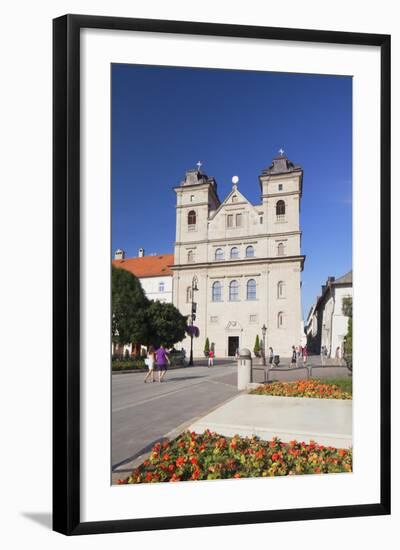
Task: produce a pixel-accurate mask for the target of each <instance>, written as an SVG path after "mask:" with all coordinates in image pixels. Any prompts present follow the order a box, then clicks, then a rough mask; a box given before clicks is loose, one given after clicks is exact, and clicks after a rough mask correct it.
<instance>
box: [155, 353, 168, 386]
mask: <svg viewBox="0 0 400 550" xmlns="http://www.w3.org/2000/svg"><path fill="white" fill-rule="evenodd" d="M156 362H157V369H158V381H159V382H162V381H163V380H164V377H165V374H166V372H167V368H168V365H169V363H170V361H169V357H168V352H167V350H166V349H165V347H164V346H163V344H161V346H160V347H159V348H158V350H157V351H156Z"/></svg>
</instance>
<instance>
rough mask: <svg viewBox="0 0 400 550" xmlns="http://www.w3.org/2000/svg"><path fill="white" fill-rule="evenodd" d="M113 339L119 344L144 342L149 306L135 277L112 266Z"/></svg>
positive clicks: (124, 270)
mask: <svg viewBox="0 0 400 550" xmlns="http://www.w3.org/2000/svg"><path fill="white" fill-rule="evenodd" d="M111 281H112V305H111V312H112V339H113V342H116V343H119V344H129V343H130V342H135V343H138V342H143V341H145V338H146V328H147V327H146V323H145V320H146V310H147V307H148V304H149V301H148V300H147V298H146V296H145V294H144V292H143V289H142V286H141V284H140V281H139V279H138V278H137V277H135V275H133V274H132V273H130V272H129V271H126V269H120V268H117V267H115V266H112V276H111Z"/></svg>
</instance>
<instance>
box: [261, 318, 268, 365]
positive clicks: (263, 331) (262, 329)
mask: <svg viewBox="0 0 400 550" xmlns="http://www.w3.org/2000/svg"><path fill="white" fill-rule="evenodd" d="M261 332H262V335H263V349H262V354H263V365H264V367H265V365H266V361H265V335H266V334H267V327H266V326H265V323H264V324H263V326H262V327H261Z"/></svg>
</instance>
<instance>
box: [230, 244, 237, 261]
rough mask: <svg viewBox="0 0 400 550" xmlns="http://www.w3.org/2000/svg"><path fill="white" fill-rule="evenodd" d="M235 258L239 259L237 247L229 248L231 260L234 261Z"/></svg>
mask: <svg viewBox="0 0 400 550" xmlns="http://www.w3.org/2000/svg"><path fill="white" fill-rule="evenodd" d="M236 258H239V249H238V247H237V246H234V247H233V248H231V259H232V260H235V259H236Z"/></svg>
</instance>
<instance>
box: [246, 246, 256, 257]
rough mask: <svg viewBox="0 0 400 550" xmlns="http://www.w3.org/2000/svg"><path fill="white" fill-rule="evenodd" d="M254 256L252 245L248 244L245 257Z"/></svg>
mask: <svg viewBox="0 0 400 550" xmlns="http://www.w3.org/2000/svg"><path fill="white" fill-rule="evenodd" d="M253 257H254V246H251V245H249V246H248V247H247V248H246V258H253Z"/></svg>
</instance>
